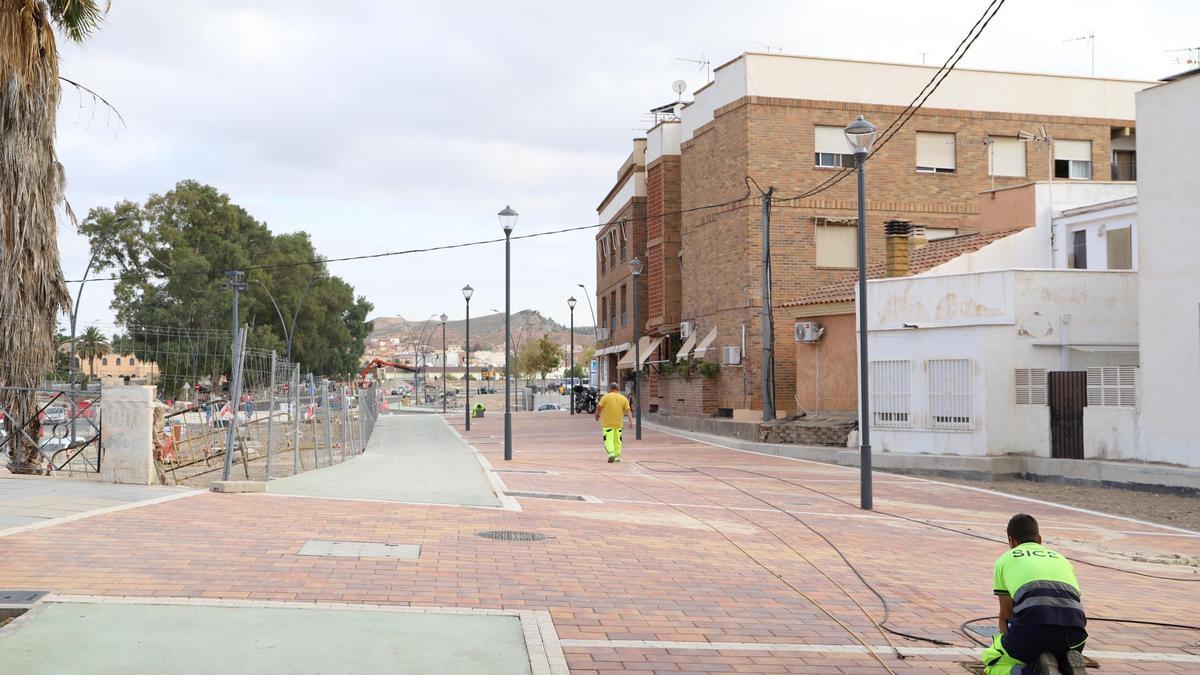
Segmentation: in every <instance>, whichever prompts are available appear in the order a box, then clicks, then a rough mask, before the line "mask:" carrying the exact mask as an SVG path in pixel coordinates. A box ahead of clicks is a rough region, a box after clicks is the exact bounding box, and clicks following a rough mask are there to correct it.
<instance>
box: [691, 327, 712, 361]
mask: <svg viewBox="0 0 1200 675" xmlns="http://www.w3.org/2000/svg"><path fill="white" fill-rule="evenodd" d="M716 341H717V329H716V328H714V329H712V330H710V331H708V335H705V336H704V339H703V340H701V341H700V344H698V345H696V351H695V352H693V353H692V358H695V359H702V358H704V356H705V355H706V354H708V350H709V349H710V348H711V347H712V343H714V342H716Z"/></svg>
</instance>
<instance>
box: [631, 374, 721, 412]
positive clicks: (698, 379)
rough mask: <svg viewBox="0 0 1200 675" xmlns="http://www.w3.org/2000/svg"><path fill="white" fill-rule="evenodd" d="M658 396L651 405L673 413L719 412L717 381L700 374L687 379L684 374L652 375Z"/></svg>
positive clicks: (651, 399) (652, 398)
mask: <svg viewBox="0 0 1200 675" xmlns="http://www.w3.org/2000/svg"><path fill="white" fill-rule="evenodd" d="M651 380H652V381H653V382H654V390H655V392H656V393H657V396H655V395H651V396H650V397H649V399H648V401H649V403H650V405H657V406H658V410H659V411H661V412H665V413H668V414H671V415H691V416H698V417H710V416H712V415H715V414H716V412H717V381H716V380H714V379H709V378H707V377H703V376H700V375H694V376H692V378H691V379H686V378H684V377H683V376H682V375H668V376H661V377H660V376H658V375H657V373H655V374H653V375H652V376H651Z"/></svg>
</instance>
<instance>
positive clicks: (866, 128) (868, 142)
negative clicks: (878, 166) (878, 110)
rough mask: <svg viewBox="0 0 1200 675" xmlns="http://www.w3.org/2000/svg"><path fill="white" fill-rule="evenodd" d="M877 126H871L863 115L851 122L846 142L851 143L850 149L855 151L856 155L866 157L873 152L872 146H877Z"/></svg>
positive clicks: (847, 130)
mask: <svg viewBox="0 0 1200 675" xmlns="http://www.w3.org/2000/svg"><path fill="white" fill-rule="evenodd" d="M875 133H876V130H875V125H874V124H871V123H870V122H868V121H867V120H866V118H865V117H863V116H862V115H859V116H858V119H856V120H854V121H853V122H851V123H850V124H849V125H848V126H847V127H846V129H845V134H846V140H847V141H849V142H850V147H851V148H853V149H854V154H855V155H860V154H861V155H865V154H868V153H870V152H871V146H872V145H875Z"/></svg>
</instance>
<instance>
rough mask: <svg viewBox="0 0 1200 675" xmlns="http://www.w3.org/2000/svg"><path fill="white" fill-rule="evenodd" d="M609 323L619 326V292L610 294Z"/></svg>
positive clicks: (610, 325) (613, 326)
mask: <svg viewBox="0 0 1200 675" xmlns="http://www.w3.org/2000/svg"><path fill="white" fill-rule="evenodd" d="M608 325H609V327H611V328H616V326H617V292H616V291H613V292H611V293H609V294H608Z"/></svg>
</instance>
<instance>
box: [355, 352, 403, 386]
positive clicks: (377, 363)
mask: <svg viewBox="0 0 1200 675" xmlns="http://www.w3.org/2000/svg"><path fill="white" fill-rule="evenodd" d="M376 368H398V369H400V370H403V371H405V372H409V373H415V372H417V369H416V368H413V367H412V366H408V365H405V364H403V363H396V362H395V361H387V360H385V359H371V361H370V362H369V363H367V365H365V366H363V369H362V371H360V372H359V374H358V386H359V387H360V388H362V387H366V386H367V373H369V372H371V371H372V370H375V369H376Z"/></svg>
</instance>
